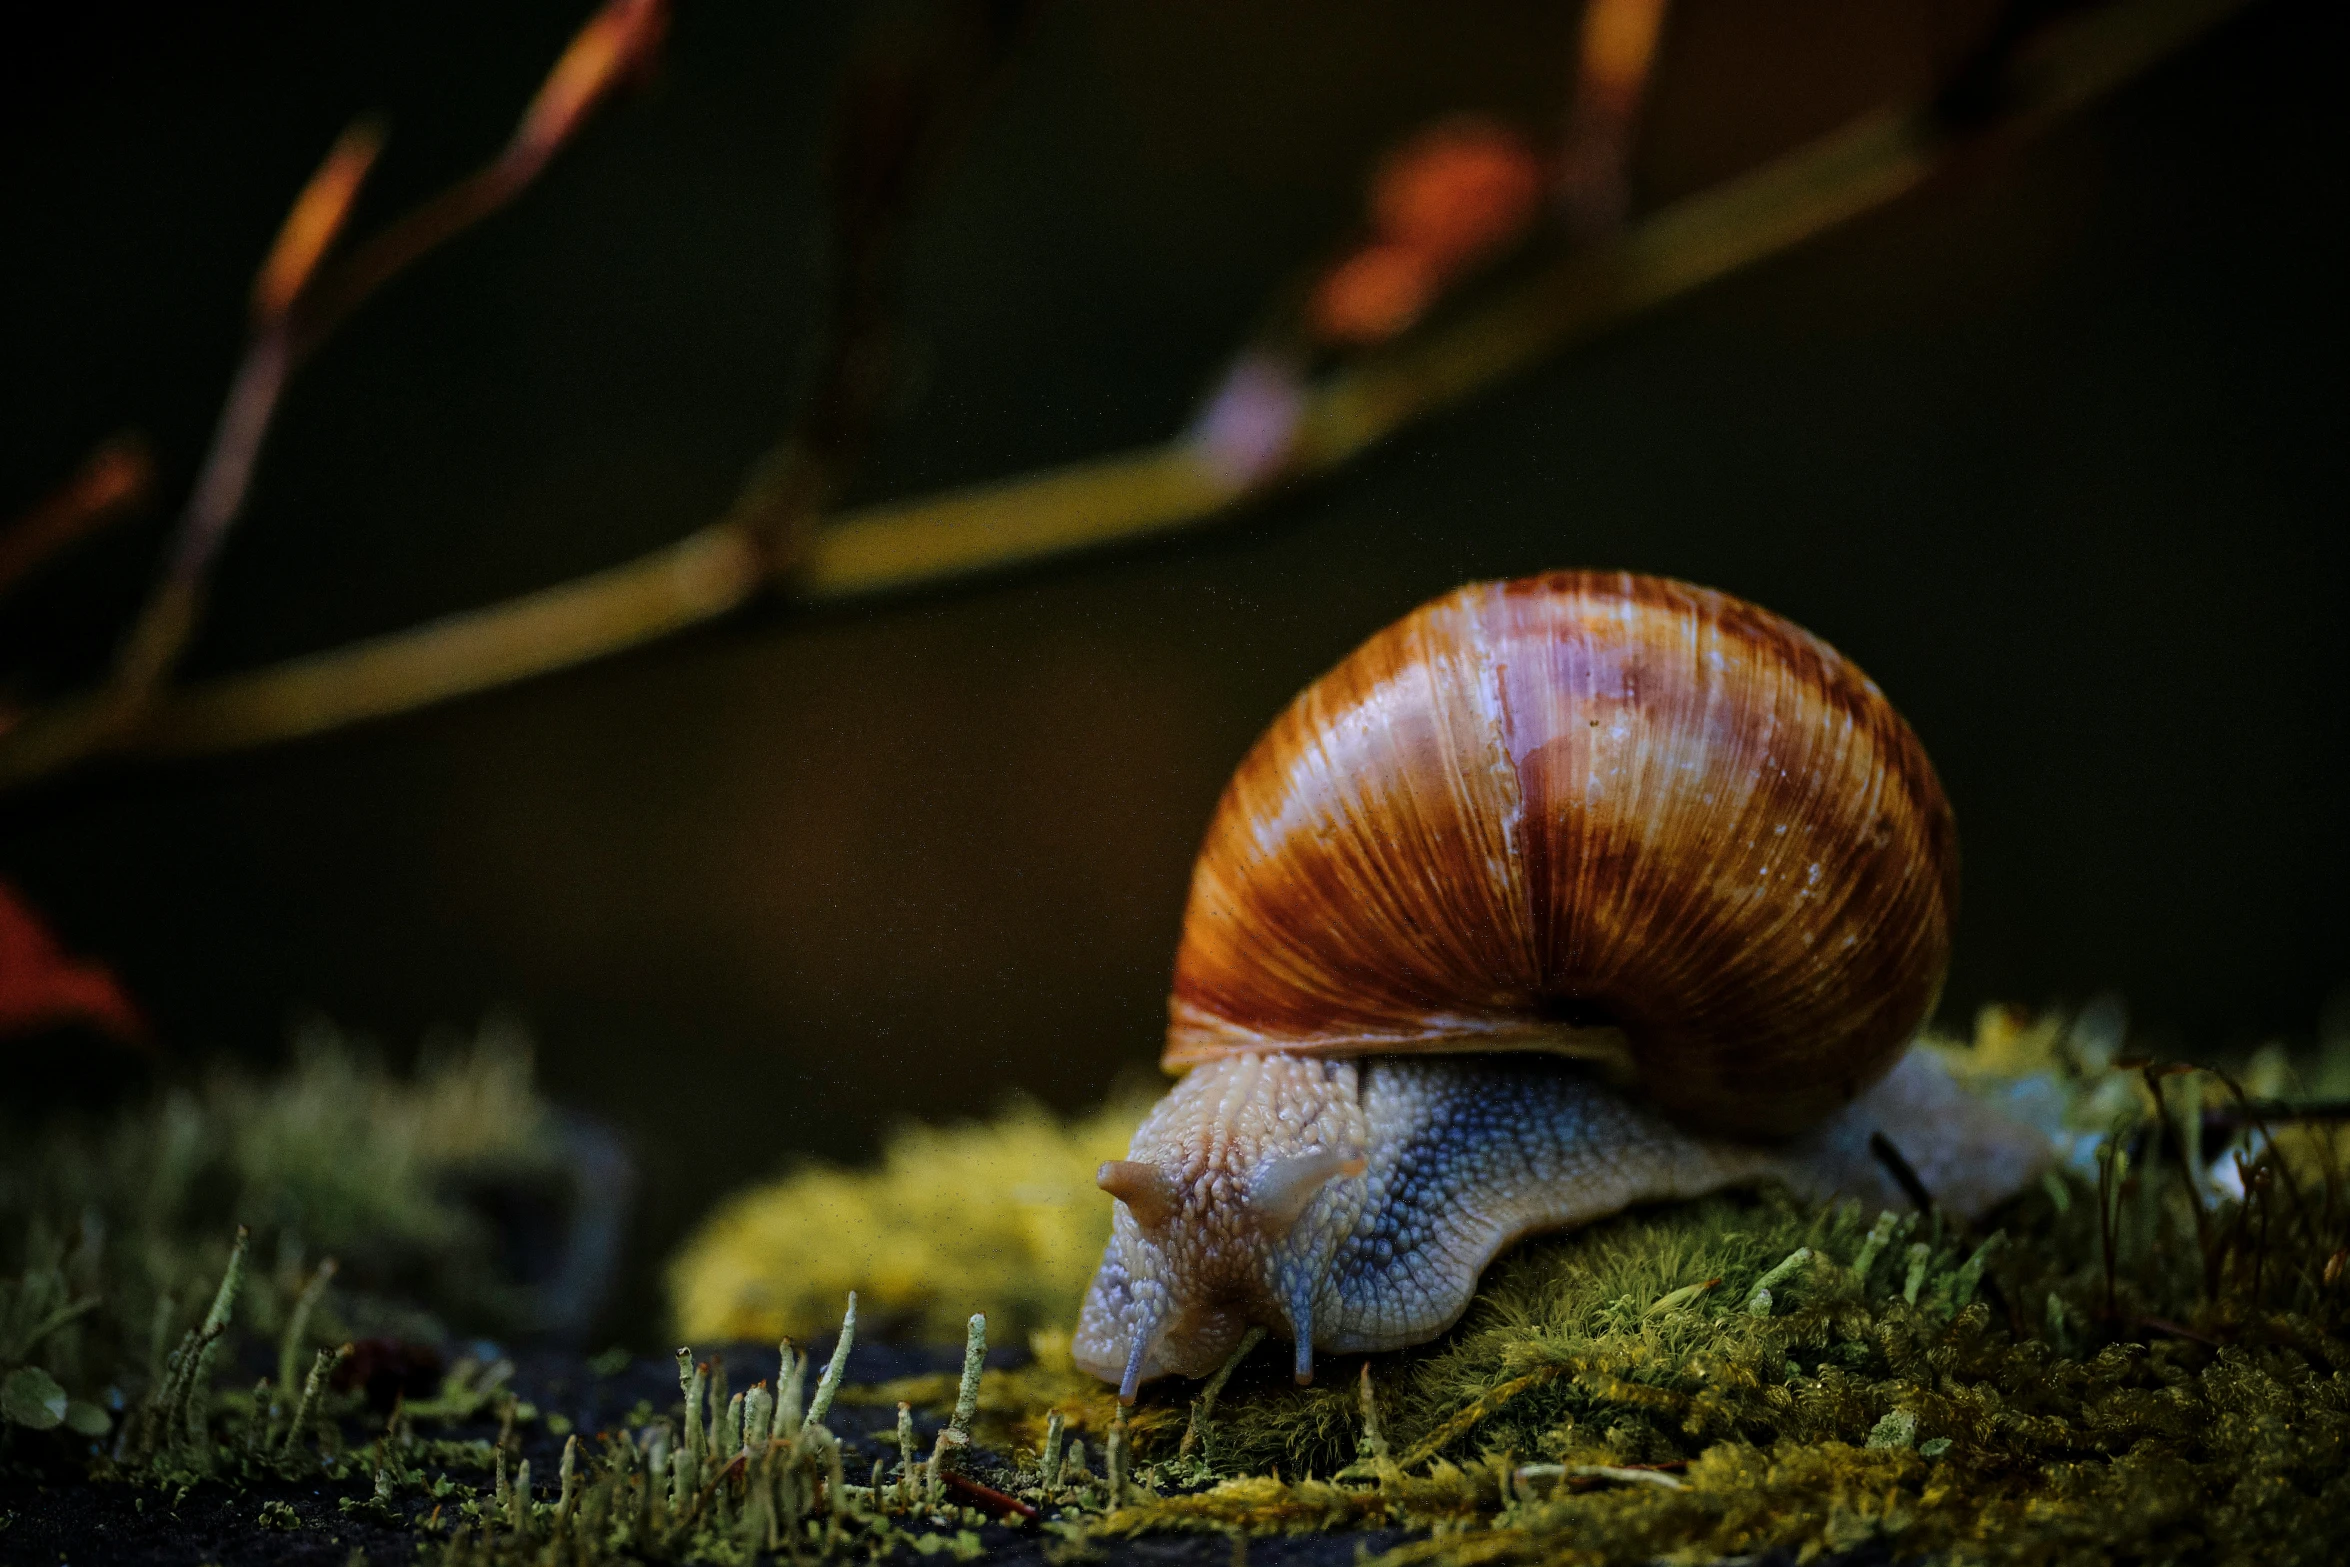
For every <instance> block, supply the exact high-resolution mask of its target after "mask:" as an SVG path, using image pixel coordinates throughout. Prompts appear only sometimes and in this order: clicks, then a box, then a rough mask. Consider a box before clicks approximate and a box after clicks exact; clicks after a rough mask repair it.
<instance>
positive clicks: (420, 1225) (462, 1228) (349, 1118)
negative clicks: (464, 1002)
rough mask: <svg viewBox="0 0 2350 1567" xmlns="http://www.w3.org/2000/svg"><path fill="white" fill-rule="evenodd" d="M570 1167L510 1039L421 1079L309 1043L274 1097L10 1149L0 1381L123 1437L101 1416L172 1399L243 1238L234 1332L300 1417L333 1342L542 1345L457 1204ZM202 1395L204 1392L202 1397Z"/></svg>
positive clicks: (187, 1101)
mask: <svg viewBox="0 0 2350 1567" xmlns="http://www.w3.org/2000/svg"><path fill="white" fill-rule="evenodd" d="M564 1168H565V1166H564V1154H563V1149H562V1146H561V1143H560V1140H559V1138H558V1135H557V1132H556V1128H555V1123H554V1119H553V1115H552V1112H551V1111H550V1110H549V1109H548V1107H547V1106H546V1104H545V1102H544V1101H543V1100H541V1099H540V1098H539V1097H538V1096H537V1094H536V1093H535V1091H534V1090H533V1088H532V1086H531V1060H530V1051H529V1047H528V1044H527V1042H526V1041H524V1040H523V1039H522V1038H521V1037H520V1036H519V1035H517V1034H516V1033H514V1032H513V1031H512V1030H510V1029H502V1028H497V1027H491V1028H487V1029H485V1030H484V1031H483V1032H482V1034H481V1036H480V1037H479V1038H477V1039H475V1040H473V1041H470V1042H465V1043H461V1044H452V1045H450V1046H447V1047H445V1048H441V1049H438V1050H435V1051H431V1052H428V1053H427V1055H426V1058H425V1060H424V1061H423V1062H422V1064H421V1065H420V1066H419V1068H418V1070H417V1071H416V1072H415V1073H414V1074H413V1075H406V1076H403V1075H399V1074H395V1073H393V1072H391V1071H389V1070H387V1069H386V1068H385V1067H384V1066H383V1065H382V1063H381V1062H379V1061H377V1060H375V1059H374V1058H373V1057H372V1056H371V1055H370V1054H368V1053H367V1052H365V1051H362V1050H360V1049H358V1048H356V1047H354V1046H352V1045H351V1044H349V1043H348V1042H346V1041H344V1040H343V1039H341V1038H340V1037H339V1036H337V1035H335V1034H334V1033H333V1032H332V1031H331V1030H328V1029H325V1028H323V1027H320V1028H313V1029H311V1030H310V1031H308V1032H307V1033H306V1034H305V1035H304V1036H303V1038H302V1039H301V1040H300V1041H298V1045H297V1050H296V1054H295V1061H294V1064H293V1066H292V1069H291V1070H289V1071H286V1072H284V1073H281V1074H279V1075H277V1076H274V1077H269V1078H257V1077H251V1076H246V1075H243V1074H239V1073H233V1072H225V1071H224V1072H219V1073H215V1074H214V1075H212V1076H211V1077H209V1078H207V1079H205V1080H204V1081H203V1082H201V1083H200V1084H197V1085H193V1086H189V1087H185V1088H181V1089H178V1090H176V1091H173V1092H170V1093H167V1094H165V1095H163V1096H162V1097H160V1098H158V1099H155V1100H153V1101H151V1102H148V1103H146V1104H143V1105H140V1106H136V1107H133V1108H131V1109H128V1110H125V1111H122V1112H120V1113H118V1114H116V1115H115V1116H113V1117H112V1118H111V1119H109V1120H107V1121H104V1122H101V1123H95V1124H90V1123H74V1122H70V1121H68V1122H57V1123H52V1124H49V1125H45V1126H41V1127H32V1128H27V1127H4V1128H0V1377H9V1378H14V1377H17V1375H18V1373H20V1372H21V1373H26V1375H24V1376H22V1377H21V1379H19V1380H18V1381H17V1382H16V1383H15V1384H14V1385H16V1386H17V1387H18V1388H19V1391H20V1393H23V1394H25V1395H26V1396H27V1397H29V1396H30V1395H31V1394H32V1393H33V1392H35V1391H37V1390H38V1389H37V1388H36V1381H37V1380H45V1381H46V1382H47V1383H49V1384H54V1385H55V1386H56V1387H57V1388H58V1389H60V1390H61V1391H62V1392H63V1393H64V1395H65V1396H66V1398H67V1400H68V1406H67V1418H65V1419H63V1420H61V1422H60V1423H62V1424H64V1425H65V1426H66V1428H67V1430H68V1431H69V1432H71V1433H72V1434H74V1435H78V1436H80V1437H83V1438H97V1437H101V1436H103V1435H104V1434H105V1433H106V1432H107V1431H108V1430H110V1429H113V1430H116V1432H117V1435H119V1424H120V1422H119V1421H118V1420H116V1419H114V1418H112V1417H109V1416H108V1415H107V1414H106V1411H107V1410H108V1409H123V1408H126V1407H136V1406H137V1405H138V1403H139V1401H140V1400H141V1399H142V1398H144V1397H145V1396H146V1395H147V1393H148V1392H149V1391H150V1390H152V1389H154V1388H156V1387H158V1386H160V1385H161V1384H163V1383H164V1382H165V1381H166V1380H167V1378H168V1377H169V1375H170V1374H171V1372H170V1360H171V1356H172V1354H173V1346H174V1345H175V1344H178V1343H179V1342H180V1341H181V1337H182V1334H183V1332H185V1331H188V1330H190V1329H193V1328H195V1327H196V1326H197V1325H198V1324H199V1321H200V1319H201V1318H202V1317H203V1316H204V1315H205V1305H206V1302H207V1301H209V1300H212V1299H213V1298H214V1296H215V1292H216V1286H217V1285H218V1283H219V1281H220V1279H221V1278H222V1276H223V1273H224V1271H226V1270H227V1269H228V1267H229V1265H230V1260H231V1252H232V1240H233V1238H234V1237H235V1236H236V1235H237V1233H238V1231H239V1228H240V1227H243V1228H244V1229H245V1230H247V1231H249V1233H250V1241H249V1243H242V1244H239V1245H238V1246H237V1247H236V1248H235V1250H236V1255H237V1258H238V1262H237V1268H238V1271H239V1274H240V1277H239V1287H238V1288H237V1289H236V1290H235V1291H233V1292H232V1293H233V1294H234V1295H235V1297H236V1300H237V1308H236V1319H235V1330H236V1332H237V1333H239V1334H246V1335H252V1336H257V1337H259V1338H261V1339H262V1340H263V1341H264V1342H271V1343H275V1342H278V1341H281V1340H283V1341H284V1342H285V1345H286V1347H285V1349H284V1353H283V1355H282V1356H281V1364H280V1367H279V1374H278V1377H277V1379H276V1380H277V1386H278V1390H279V1392H280V1394H281V1395H283V1397H284V1398H285V1399H287V1400H289V1401H290V1400H291V1399H292V1398H293V1397H294V1395H295V1391H296V1389H297V1387H298V1384H299V1383H300V1382H301V1380H302V1379H303V1376H304V1374H305V1372H306V1370H307V1368H308V1366H309V1364H310V1356H311V1352H312V1350H313V1349H315V1348H317V1347H318V1346H320V1345H322V1344H333V1343H338V1342H340V1341H342V1340H343V1339H346V1338H350V1337H355V1336H366V1335H371V1334H387V1335H396V1336H402V1337H410V1338H424V1339H431V1338H438V1337H440V1336H442V1334H443V1332H444V1327H443V1323H444V1322H446V1321H454V1322H457V1323H461V1324H464V1325H465V1326H467V1327H469V1328H476V1329H486V1330H491V1331H512V1330H519V1329H527V1328H528V1327H529V1326H530V1325H531V1324H532V1323H533V1321H534V1320H535V1316H536V1308H537V1301H536V1299H535V1298H534V1297H533V1295H532V1294H531V1293H530V1292H529V1291H528V1290H527V1289H524V1288H522V1287H521V1286H518V1285H517V1284H516V1283H515V1282H513V1281H512V1280H511V1279H509V1278H508V1277H507V1276H506V1275H505V1274H504V1273H503V1272H501V1270H500V1268H499V1266H498V1262H497V1255H496V1237H495V1236H493V1235H492V1234H491V1232H490V1229H489V1227H488V1224H487V1221H486V1220H485V1219H484V1218H483V1217H482V1216H481V1215H480V1214H479V1213H478V1212H477V1211H476V1210H475V1209H474V1208H473V1207H471V1206H469V1205H468V1203H467V1202H466V1201H465V1200H464V1199H463V1196H462V1192H463V1189H464V1188H465V1187H466V1186H468V1185H469V1184H474V1183H480V1182H488V1181H523V1182H540V1181H545V1182H553V1181H557V1180H561V1179H563V1178H565V1177H564V1173H563V1172H564ZM330 1258H331V1259H335V1260H334V1261H332V1262H330V1261H328V1260H327V1259H330ZM338 1266H339V1272H338V1271H337V1270H338ZM330 1277H332V1278H335V1280H336V1287H335V1289H334V1290H333V1291H332V1292H331V1294H330V1293H328V1292H327V1291H326V1289H325V1281H326V1280H327V1279H328V1278H330ZM223 1331H224V1332H226V1331H227V1328H226V1326H225V1325H224V1328H223ZM229 1349H230V1346H229V1345H227V1344H225V1343H222V1344H217V1345H216V1346H215V1347H214V1348H213V1349H212V1350H211V1351H210V1352H209V1354H208V1366H207V1371H208V1370H209V1369H210V1363H213V1362H216V1363H217V1364H218V1365H219V1366H222V1367H225V1366H227V1365H229V1364H232V1363H233V1362H234V1359H235V1356H234V1355H233V1354H231V1353H230V1352H229ZM190 1369H191V1373H192V1372H193V1371H194V1368H190ZM33 1373H37V1378H36V1376H35V1375H33ZM209 1392H210V1388H209V1378H208V1376H207V1377H206V1378H205V1379H203V1380H201V1381H200V1382H199V1383H198V1384H197V1385H196V1386H195V1387H194V1388H193V1389H192V1390H191V1397H193V1398H195V1399H197V1400H202V1399H204V1398H206V1397H208V1396H209ZM227 1397H228V1398H229V1399H230V1400H232V1401H233V1400H234V1399H237V1398H244V1397H246V1395H244V1394H242V1393H234V1394H230V1395H227ZM19 1401H20V1402H22V1401H23V1400H22V1399H20V1400H19ZM35 1407H36V1406H35V1405H33V1404H28V1405H27V1408H28V1410H31V1409H34V1408H35ZM224 1407H225V1405H224ZM37 1418H38V1417H37V1415H36V1419H37ZM27 1423H29V1422H21V1421H8V1422H0V1425H8V1424H14V1425H20V1426H21V1425H23V1424H27Z"/></svg>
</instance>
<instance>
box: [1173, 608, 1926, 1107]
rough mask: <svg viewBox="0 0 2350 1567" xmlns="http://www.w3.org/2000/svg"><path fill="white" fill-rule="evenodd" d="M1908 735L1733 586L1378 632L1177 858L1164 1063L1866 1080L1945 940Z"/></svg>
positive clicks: (1434, 618) (1817, 1096) (1918, 758)
mask: <svg viewBox="0 0 2350 1567" xmlns="http://www.w3.org/2000/svg"><path fill="white" fill-rule="evenodd" d="M1957 896H1958V838H1957V833H1956V831H1955V829H1954V827H1953V825H1952V822H1951V816H1950V806H1949V804H1948V802H1947V801H1945V800H1944V798H1943V795H1942V787H1941V784H1940V783H1939V782H1938V781H1937V780H1936V779H1935V776H1934V769H1933V767H1932V765H1931V764H1930V763H1929V762H1928V761H1927V760H1926V754H1925V750H1924V748H1923V747H1922V746H1920V745H1919V744H1918V740H1917V737H1916V736H1915V735H1914V734H1912V733H1911V732H1910V728H1909V726H1908V725H1907V724H1906V723H1904V722H1903V721H1902V719H1901V715H1900V714H1898V713H1896V712H1895V711H1894V710H1893V707H1892V705H1891V704H1890V703H1888V702H1887V701H1886V700H1885V697H1884V695H1883V693H1882V692H1880V691H1879V690H1878V689H1877V687H1876V685H1875V683H1874V682H1872V681H1871V680H1870V679H1869V678H1868V677H1867V676H1866V675H1864V674H1862V673H1861V672H1860V671H1859V670H1858V669H1856V668H1854V667H1853V666H1852V665H1851V664H1850V663H1848V662H1846V661H1845V660H1844V659H1843V658H1842V657H1840V656H1839V655H1838V654H1837V653H1836V651H1835V650H1834V649H1833V648H1831V647H1829V646H1828V645H1827V644H1826V643H1824V642H1822V641H1820V640H1819V639H1818V638H1816V637H1814V636H1812V635H1811V634H1809V633H1808V632H1805V631H1803V630H1801V629H1799V628H1798V627H1796V626H1794V625H1792V624H1790V623H1789V622H1787V621H1785V620H1782V619H1780V618H1779V617H1778V616H1776V615H1773V614H1770V613H1768V612H1767V611H1764V610H1760V609H1757V608H1755V607H1754V606H1753V605H1751V604H1747V603H1743V602H1741V601H1740V600H1738V599H1735V598H1732V597H1730V596H1729V595H1728V594H1724V593H1716V592H1711V591H1709V590H1707V589H1704V588H1695V587H1690V586H1687V585H1685V584H1682V583H1678V582H1668V581H1663V580H1660V579H1658V578H1654V577H1636V576H1631V575H1629V574H1623V573H1609V574H1600V573H1595V572H1559V573H1554V574H1552V575H1548V576H1542V577H1532V578H1527V579H1524V580H1521V581H1515V582H1500V583H1480V584H1476V585H1473V586H1470V587H1465V588H1462V589H1460V590H1459V591H1457V592H1454V593H1450V594H1447V595H1446V596H1445V597H1443V598H1440V599H1438V600H1436V601H1435V602H1433V603H1431V604H1427V605H1424V606H1422V607H1421V608H1420V609H1418V610H1415V611H1413V612H1412V613H1411V614H1409V615H1407V616H1405V617H1404V618H1403V619H1402V620H1400V621H1398V622H1396V623H1395V624H1394V625H1392V626H1390V627H1388V628H1387V629H1386V630H1385V631H1382V632H1380V633H1379V634H1378V635H1377V636H1375V637H1373V638H1372V639H1371V640H1370V641H1369V642H1367V643H1365V644H1364V645H1363V646H1362V647H1361V648H1359V649H1357V650H1356V651H1355V652H1354V653H1353V654H1352V655H1351V656H1350V657H1348V658H1347V659H1346V660H1345V662H1343V663H1341V664H1340V665H1339V666H1338V667H1337V668H1335V669H1333V670H1331V671H1330V673H1329V674H1327V675H1325V676H1324V677H1323V678H1322V679H1320V680H1318V681H1316V682H1315V683H1314V684H1313V685H1312V686H1310V687H1308V688H1307V690H1306V691H1305V692H1304V693H1303V694H1302V695H1300V696H1299V697H1298V698H1297V700H1296V701H1295V702H1293V703H1291V704H1290V707H1289V710H1288V711H1287V712H1285V713H1284V714H1282V715H1281V717H1280V718H1279V719H1278V720H1276V721H1275V722H1274V724H1273V727H1272V728H1271V729H1270V730H1268V731H1267V732H1266V734H1265V736H1264V737H1263V738H1262V739H1261V740H1259V741H1258V742H1257V744H1256V747H1255V748H1254V749H1253V750H1251V751H1250V752H1249V754H1248V757H1247V759H1246V760H1244V761H1243V762H1242V763H1241V764H1240V769H1239V771H1238V772H1237V773H1235V774H1234V776H1233V779H1232V782H1231V784H1230V786H1229V787H1228V788H1227V789H1226V790H1225V792H1224V797H1223V801H1222V803H1221V804H1220V805H1218V806H1217V808H1216V814H1215V817H1214V819H1213V821H1212V822H1211V823H1210V825H1209V828H1208V834H1207V841H1206V843H1205V846H1204V847H1203V848H1202V849H1201V851H1200V856H1199V862H1198V865H1197V867H1196V869H1195V870H1194V871H1193V873H1192V883H1191V902H1190V906H1189V908H1188V909H1187V910H1186V912H1185V915H1184V922H1183V940H1182V945H1181V948H1180V949H1179V951H1178V952H1177V954H1176V959H1175V990H1174V995H1173V998H1172V999H1171V1001H1170V1002H1169V1012H1170V1027H1169V1029H1168V1033H1167V1051H1166V1056H1165V1059H1164V1065H1166V1066H1167V1067H1169V1068H1170V1069H1183V1068H1188V1067H1194V1066H1197V1065H1199V1064H1201V1063H1202V1062H1205V1061H1211V1060H1214V1059H1216V1058H1217V1057H1218V1056H1221V1055H1226V1054H1230V1053H1233V1052H1242V1053H1259V1052H1263V1051H1268V1050H1279V1051H1284V1052H1288V1053H1291V1054H1297V1055H1309V1056H1361V1055H1369V1054H1399V1053H1409V1052H1419V1051H1436V1052H1451V1053H1457V1052H1460V1051H1464V1050H1479V1051H1493V1050H1550V1051H1557V1052H1559V1053H1562V1054H1567V1055H1580V1056H1586V1057H1591V1058H1595V1059H1598V1060H1600V1061H1602V1062H1604V1063H1606V1064H1607V1065H1609V1066H1610V1067H1612V1068H1613V1069H1614V1070H1615V1071H1616V1072H1617V1073H1618V1074H1620V1075H1622V1076H1624V1077H1626V1078H1628V1079H1630V1080H1632V1081H1634V1082H1636V1083H1637V1084H1638V1085H1639V1087H1640V1088H1641V1089H1642V1090H1643V1091H1644V1092H1646V1093H1647V1094H1648V1095H1649V1096H1650V1097H1652V1098H1653V1099H1654V1100H1655V1101H1656V1102H1657V1103H1658V1104H1660V1105H1662V1106H1663V1107H1665V1108H1666V1109H1667V1110H1669V1111H1671V1112H1672V1113H1673V1114H1675V1115H1676V1116H1677V1117H1679V1118H1680V1119H1682V1120H1683V1121H1685V1122H1688V1123H1690V1124H1693V1125H1699V1126H1705V1127H1710V1128H1715V1129H1720V1130H1725V1131H1739V1132H1748V1133H1785V1132H1791V1131H1795V1130H1797V1129H1799V1128H1801V1127H1804V1126H1808V1125H1811V1124H1814V1123H1816V1122H1817V1121H1818V1120H1819V1119H1820V1118H1821V1117H1823V1116H1824V1115H1826V1114H1827V1113H1828V1112H1830V1111H1831V1110H1833V1109H1834V1108H1836V1107H1837V1106H1839V1105H1842V1104H1844V1103H1847V1102H1848V1101H1850V1100H1851V1099H1852V1098H1853V1097H1854V1096H1855V1095H1857V1094H1858V1093H1859V1092H1860V1090H1861V1089H1862V1088H1864V1087H1865V1086H1867V1085H1868V1084H1869V1083H1870V1082H1872V1081H1874V1080H1875V1079H1876V1078H1877V1077H1879V1076H1880V1075H1882V1074H1883V1072H1884V1071H1885V1069H1886V1068H1887V1067H1888V1066H1890V1065H1891V1064H1892V1061H1893V1058H1894V1057H1895V1056H1896V1055H1897V1054H1898V1053H1899V1052H1900V1050H1901V1048H1902V1046H1903V1045H1904V1044H1906V1043H1907V1042H1908V1040H1909V1038H1910V1036H1911V1034H1912V1033H1913V1032H1914V1031H1915V1030H1916V1028H1917V1026H1918V1023H1919V1022H1920V1021H1921V1020H1922V1019H1923V1018H1924V1017H1925V1016H1926V1014H1927V1013H1928V1012H1929V1011H1930V1010H1931V1009H1932V1007H1933V1004H1934V1001H1935V998H1936V996H1937V995H1938V994H1939V992H1940V989H1941V985H1942V976H1943V972H1944V970H1945V968H1946V967H1947V965H1948V962H1949V953H1950V926H1951V921H1952V916H1953V914H1954V912H1955V906H1956V902H1957Z"/></svg>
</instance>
